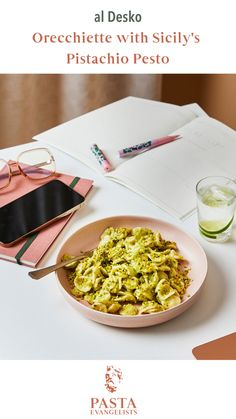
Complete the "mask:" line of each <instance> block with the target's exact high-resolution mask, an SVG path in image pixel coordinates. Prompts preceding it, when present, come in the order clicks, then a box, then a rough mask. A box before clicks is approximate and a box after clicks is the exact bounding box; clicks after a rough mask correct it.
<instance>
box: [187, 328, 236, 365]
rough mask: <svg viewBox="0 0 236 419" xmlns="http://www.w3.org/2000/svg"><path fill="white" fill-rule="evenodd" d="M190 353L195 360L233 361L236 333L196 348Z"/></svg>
mask: <svg viewBox="0 0 236 419" xmlns="http://www.w3.org/2000/svg"><path fill="white" fill-rule="evenodd" d="M192 352H193V355H194V356H195V358H197V359H205V360H235V359H236V333H231V334H230V335H226V336H223V337H221V338H219V339H216V340H212V341H211V342H207V343H204V344H203V345H200V346H196V348H193V351H192Z"/></svg>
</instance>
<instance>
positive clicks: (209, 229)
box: [196, 176, 236, 242]
mask: <svg viewBox="0 0 236 419" xmlns="http://www.w3.org/2000/svg"><path fill="white" fill-rule="evenodd" d="M196 192H197V209H198V226H199V231H200V234H201V235H202V236H203V237H204V238H205V239H206V240H209V241H211V242H225V241H226V240H228V238H229V237H230V234H231V230H232V225H233V220H234V213H235V205H236V183H235V182H234V181H233V180H231V179H228V178H226V177H223V176H209V177H206V178H204V179H201V180H200V181H199V182H198V183H197V186H196Z"/></svg>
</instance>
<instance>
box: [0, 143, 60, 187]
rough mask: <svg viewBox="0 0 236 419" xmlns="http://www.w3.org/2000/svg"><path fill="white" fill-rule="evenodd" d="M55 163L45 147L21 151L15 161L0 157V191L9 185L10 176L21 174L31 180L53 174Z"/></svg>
mask: <svg viewBox="0 0 236 419" xmlns="http://www.w3.org/2000/svg"><path fill="white" fill-rule="evenodd" d="M55 171H56V164H55V160H54V157H53V155H52V154H51V152H50V151H49V150H48V149H47V148H34V149H31V150H26V151H23V152H22V153H20V154H19V156H18V157H17V159H16V161H10V162H7V161H5V160H4V159H0V191H1V189H4V188H6V187H7V186H9V184H10V182H11V178H12V176H16V175H23V176H25V177H27V178H29V179H32V180H40V179H45V178H48V177H49V176H52V175H53V174H55Z"/></svg>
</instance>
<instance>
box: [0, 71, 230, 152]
mask: <svg viewBox="0 0 236 419" xmlns="http://www.w3.org/2000/svg"><path fill="white" fill-rule="evenodd" d="M126 96H139V97H144V98H147V99H153V100H162V101H164V102H170V103H176V104H179V105H182V104H186V103H191V102H198V103H199V104H200V106H202V107H203V109H204V110H205V111H206V112H207V113H208V114H209V115H210V116H212V117H215V118H217V119H219V120H220V121H222V122H224V123H226V124H228V125H229V126H231V127H232V128H234V129H236V117H235V110H236V74H232V75H222V74H220V75H219V74H217V75H204V74H197V75H196V74H177V75H175V74H170V75H169V74H168V75H160V74H159V75H158V74H151V75H140V74H138V75H134V74H114V75H112V74H100V75H98V74H94V75H88V74H83V75H66V74H61V75H37V74H26V75H21V74H15V75H14V74H13V75H11V74H6V75H0V148H3V147H9V146H13V145H16V144H20V143H24V142H28V141H30V139H31V138H32V137H33V136H34V135H35V134H38V133H40V132H42V131H45V130H47V129H49V128H52V127H54V126H56V125H58V124H60V123H63V122H65V121H68V120H70V119H72V118H74V117H76V116H79V115H81V114H83V113H85V112H88V111H91V110H93V109H96V108H98V107H100V106H104V105H106V104H108V103H111V102H113V101H116V100H119V99H121V98H123V97H126Z"/></svg>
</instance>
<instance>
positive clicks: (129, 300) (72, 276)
mask: <svg viewBox="0 0 236 419" xmlns="http://www.w3.org/2000/svg"><path fill="white" fill-rule="evenodd" d="M72 257H73V256H72V255H64V256H63V260H66V259H68V260H69V259H70V258H72ZM66 269H67V272H68V280H69V283H70V285H71V293H72V294H73V295H74V296H75V297H76V298H77V299H78V300H84V301H86V302H88V303H89V304H90V306H91V308H93V309H95V310H98V311H102V312H105V313H111V314H120V315H125V316H135V315H138V314H151V313H156V312H159V311H163V310H167V309H170V308H172V307H175V306H177V305H179V304H180V303H181V301H182V297H183V295H184V294H185V292H186V289H187V287H188V285H189V284H190V278H189V276H188V274H189V268H188V266H187V261H185V260H184V258H183V256H182V255H181V254H180V253H179V252H178V249H177V245H176V243H175V242H171V241H167V240H164V239H163V238H162V237H161V234H160V233H159V232H157V233H154V232H153V231H152V230H150V229H148V228H142V227H136V228H133V229H131V228H113V227H109V228H107V229H106V230H105V231H104V233H103V234H102V236H101V239H100V242H99V244H98V247H97V248H96V249H95V250H94V252H93V254H92V256H90V257H86V258H84V259H83V260H81V261H79V262H75V263H71V264H70V263H68V265H66Z"/></svg>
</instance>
